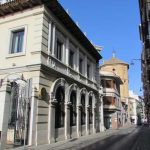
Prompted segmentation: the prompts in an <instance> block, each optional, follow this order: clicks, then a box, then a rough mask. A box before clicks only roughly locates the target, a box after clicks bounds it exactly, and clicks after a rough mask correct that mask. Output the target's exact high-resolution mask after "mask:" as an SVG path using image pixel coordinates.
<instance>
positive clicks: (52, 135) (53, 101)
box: [48, 98, 57, 143]
mask: <svg viewBox="0 0 150 150" xmlns="http://www.w3.org/2000/svg"><path fill="white" fill-rule="evenodd" d="M56 104H57V100H56V99H53V98H52V99H51V100H50V104H49V120H48V125H49V127H48V129H49V134H48V137H49V143H54V142H55V105H56Z"/></svg>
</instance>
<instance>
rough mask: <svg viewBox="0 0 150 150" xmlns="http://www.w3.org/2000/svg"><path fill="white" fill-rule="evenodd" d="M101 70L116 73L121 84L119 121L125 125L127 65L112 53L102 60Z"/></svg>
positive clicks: (126, 117)
mask: <svg viewBox="0 0 150 150" xmlns="http://www.w3.org/2000/svg"><path fill="white" fill-rule="evenodd" d="M100 69H101V70H102V71H112V72H114V73H115V74H116V75H118V76H119V77H120V78H121V80H122V82H123V84H121V85H120V96H121V113H122V114H121V115H122V119H121V123H122V125H125V124H127V123H128V121H129V120H128V119H129V118H128V113H129V112H128V97H129V89H128V82H129V81H128V69H129V65H128V64H127V63H125V62H123V61H122V60H119V59H118V58H116V57H115V55H114V54H113V57H112V58H111V59H109V60H106V61H104V63H103V64H102V65H101V66H100Z"/></svg>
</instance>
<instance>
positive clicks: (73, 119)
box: [70, 91, 77, 126]
mask: <svg viewBox="0 0 150 150" xmlns="http://www.w3.org/2000/svg"><path fill="white" fill-rule="evenodd" d="M70 101H71V104H72V105H71V107H70V126H75V125H76V116H77V114H76V92H75V91H72V92H71V95H70Z"/></svg>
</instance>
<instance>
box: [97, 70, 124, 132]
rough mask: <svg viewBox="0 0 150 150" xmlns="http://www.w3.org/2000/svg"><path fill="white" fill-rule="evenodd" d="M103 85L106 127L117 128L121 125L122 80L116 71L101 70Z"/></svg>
mask: <svg viewBox="0 0 150 150" xmlns="http://www.w3.org/2000/svg"><path fill="white" fill-rule="evenodd" d="M100 77H101V85H102V87H103V108H104V127H105V128H106V129H117V128H119V127H120V126H121V98H120V85H121V84H122V81H121V79H120V77H119V76H117V75H116V74H115V73H114V72H110V71H100Z"/></svg>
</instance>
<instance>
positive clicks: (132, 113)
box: [129, 90, 139, 124]
mask: <svg viewBox="0 0 150 150" xmlns="http://www.w3.org/2000/svg"><path fill="white" fill-rule="evenodd" d="M129 103H130V108H129V117H130V121H131V123H134V124H137V104H138V103H139V96H138V95H137V94H135V93H134V92H133V91H131V90H129Z"/></svg>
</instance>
